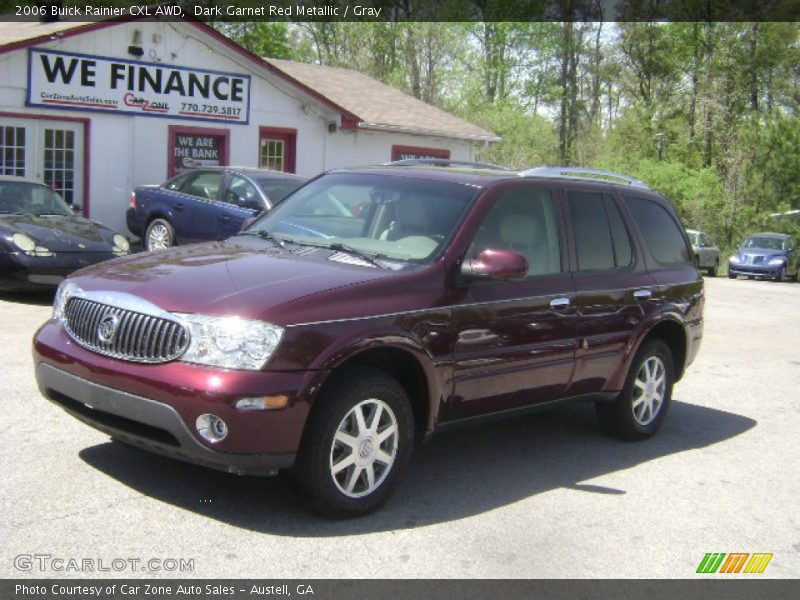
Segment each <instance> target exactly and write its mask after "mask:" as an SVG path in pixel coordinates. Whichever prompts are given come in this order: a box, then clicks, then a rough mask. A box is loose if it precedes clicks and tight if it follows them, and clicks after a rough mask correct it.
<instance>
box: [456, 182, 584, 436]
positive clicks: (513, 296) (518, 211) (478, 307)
mask: <svg viewBox="0 0 800 600" xmlns="http://www.w3.org/2000/svg"><path fill="white" fill-rule="evenodd" d="M509 187H510V188H511V189H507V190H506V191H505V192H503V193H502V194H501V195H500V196H499V198H497V199H496V201H495V202H493V203H492V205H491V206H490V207H489V209H488V212H487V213H486V214H485V216H484V218H483V221H482V223H481V225H480V227H479V228H478V230H477V232H476V234H475V237H474V239H473V242H472V244H471V246H470V249H469V250H468V254H467V257H466V258H468V259H469V258H474V257H477V256H478V254H480V253H481V252H482V251H483V250H485V249H486V248H496V249H507V250H514V251H516V252H519V253H520V254H522V255H523V256H525V258H526V259H527V260H528V265H529V271H528V275H527V276H526V277H525V278H524V279H522V280H519V281H497V280H495V281H478V280H471V281H466V282H464V285H465V286H466V290H465V293H464V295H463V297H462V298H461V299H460V302H458V303H457V304H456V305H455V306H454V307H453V325H454V328H455V335H456V341H455V362H454V385H453V390H454V395H453V402H452V403H451V405H450V406H449V407H448V410H447V414H446V416H444V418H445V419H447V420H453V419H463V418H468V417H474V416H478V415H482V414H487V413H491V412H497V411H502V410H509V409H514V408H518V407H522V406H527V405H532V404H537V403H542V402H547V401H549V400H554V399H556V398H559V397H560V396H561V395H562V394H563V393H564V391H565V389H566V387H567V385H568V384H569V381H570V379H571V376H572V372H573V364H574V357H575V352H576V348H577V339H576V332H577V313H576V310H575V307H574V306H573V298H574V296H575V289H574V285H573V280H572V277H571V274H570V272H569V269H568V268H567V265H568V260H567V255H566V247H565V245H564V242H563V239H564V235H563V233H562V225H561V218H560V217H559V206H558V202H557V198H556V192H555V191H554V190H552V189H548V188H543V187H541V184H539V185H537V184H536V183H535V182H524V183H522V184H516V185H514V186H509Z"/></svg>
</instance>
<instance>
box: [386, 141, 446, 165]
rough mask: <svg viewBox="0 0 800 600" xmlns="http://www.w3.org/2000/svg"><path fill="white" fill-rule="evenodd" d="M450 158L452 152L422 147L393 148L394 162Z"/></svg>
mask: <svg viewBox="0 0 800 600" xmlns="http://www.w3.org/2000/svg"><path fill="white" fill-rule="evenodd" d="M426 158H430V159H436V158H450V150H445V149H442V148H422V147H420V146H396V145H395V146H392V160H393V161H394V160H415V159H423V160H424V159H426Z"/></svg>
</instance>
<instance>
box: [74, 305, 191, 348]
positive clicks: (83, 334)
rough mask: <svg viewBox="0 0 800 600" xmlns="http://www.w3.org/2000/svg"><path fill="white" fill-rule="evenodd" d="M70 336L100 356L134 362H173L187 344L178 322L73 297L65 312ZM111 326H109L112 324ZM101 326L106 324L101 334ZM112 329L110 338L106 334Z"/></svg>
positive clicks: (186, 333) (185, 334)
mask: <svg viewBox="0 0 800 600" xmlns="http://www.w3.org/2000/svg"><path fill="white" fill-rule="evenodd" d="M64 316H65V324H66V328H67V332H68V333H69V335H70V337H71V338H72V339H74V340H75V341H76V342H77V343H78V344H80V345H81V346H83V347H84V348H88V349H89V350H93V351H95V352H97V353H99V354H104V355H106V356H111V357H113V358H121V359H124V360H131V361H135V362H145V363H160V362H167V361H170V360H174V359H175V358H177V357H179V356H180V355H181V354H183V352H184V350H186V347H187V346H188V345H189V334H188V332H187V331H186V329H185V328H184V327H183V325H181V324H180V323H178V322H176V321H171V320H169V319H164V318H162V317H155V316H152V315H146V314H144V313H140V312H136V311H132V310H127V309H124V308H119V307H116V306H110V305H108V304H103V303H101V302H95V301H94V300H87V299H86V298H80V297H75V298H72V299H70V301H69V302H68V303H67V307H66V310H65V311H64ZM112 322H113V323H114V326H110V324H111V323H112ZM101 324H106V325H109V327H107V328H106V331H101ZM109 330H112V331H111V333H110V335H103V334H104V333H105V334H108V331H109Z"/></svg>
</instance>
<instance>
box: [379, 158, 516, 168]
mask: <svg viewBox="0 0 800 600" xmlns="http://www.w3.org/2000/svg"><path fill="white" fill-rule="evenodd" d="M424 165H428V166H434V167H435V166H439V167H453V166H455V167H474V168H476V169H491V170H492V171H511V169H509V168H508V167H504V166H502V165H495V164H493V163H486V162H474V161H469V160H451V159H449V158H406V159H404V160H395V161H392V162H388V163H383V166H385V167H415V166H417V167H418V166H424Z"/></svg>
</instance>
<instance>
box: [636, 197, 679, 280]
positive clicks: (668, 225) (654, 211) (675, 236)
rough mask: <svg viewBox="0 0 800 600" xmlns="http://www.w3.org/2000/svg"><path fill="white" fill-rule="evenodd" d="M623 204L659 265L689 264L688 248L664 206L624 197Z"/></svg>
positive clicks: (647, 200) (645, 199)
mask: <svg viewBox="0 0 800 600" xmlns="http://www.w3.org/2000/svg"><path fill="white" fill-rule="evenodd" d="M625 204H626V205H627V206H628V210H629V211H630V213H631V216H632V217H633V220H634V221H635V222H636V226H637V227H638V228H639V231H640V232H641V234H642V237H643V238H644V241H645V243H646V244H647V247H648V248H649V249H650V253H651V254H652V255H653V258H655V259H656V261H658V263H660V264H662V265H676V264H684V263H691V255H692V254H691V251H690V250H689V247H688V246H687V245H686V240H685V239H684V237H683V234H682V233H681V229H680V226H679V225H678V224H677V223H676V222H675V219H673V218H672V215H670V214H669V212H668V211H667V209H665V208H664V207H663V206H661V205H660V204H659V203H658V202H655V201H654V200H649V199H647V198H639V197H636V196H625Z"/></svg>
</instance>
